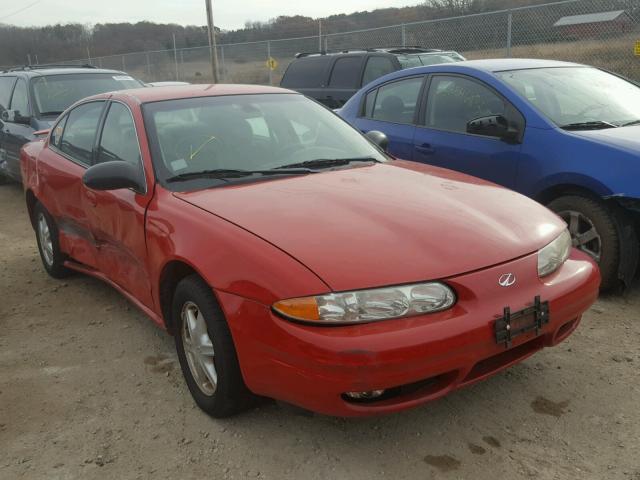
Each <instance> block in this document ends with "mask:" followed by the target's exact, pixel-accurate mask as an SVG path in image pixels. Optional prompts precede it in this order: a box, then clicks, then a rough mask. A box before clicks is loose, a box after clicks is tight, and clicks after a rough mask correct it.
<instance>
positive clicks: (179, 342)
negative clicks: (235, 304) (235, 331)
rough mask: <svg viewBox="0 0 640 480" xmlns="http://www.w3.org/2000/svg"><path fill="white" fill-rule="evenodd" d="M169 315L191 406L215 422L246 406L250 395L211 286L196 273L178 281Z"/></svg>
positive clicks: (248, 403)
mask: <svg viewBox="0 0 640 480" xmlns="http://www.w3.org/2000/svg"><path fill="white" fill-rule="evenodd" d="M172 312H173V325H174V326H175V335H174V338H175V343H176V350H177V352H178V359H179V360H180V366H181V367H182V373H183V375H184V377H185V381H186V383H187V386H188V387H189V391H190V392H191V395H192V396H193V398H194V400H195V402H196V404H197V405H198V406H199V407H200V408H201V409H202V410H204V411H205V412H206V413H208V414H209V415H211V416H212V417H216V418H222V417H228V416H230V415H233V414H236V413H238V412H241V411H242V410H245V409H246V408H248V406H249V405H250V401H251V399H252V395H251V394H250V392H249V390H248V389H247V387H246V386H245V384H244V381H243V379H242V374H241V372H240V365H239V364H238V358H237V354H236V349H235V346H234V344H233V339H232V338H231V332H230V331H229V326H228V325H227V322H226V320H225V318H224V315H223V313H222V310H221V309H220V306H219V305H218V303H217V301H216V299H215V297H214V295H213V292H212V291H211V288H210V287H209V286H208V285H207V284H206V283H205V282H204V281H203V280H202V279H201V278H200V277H198V276H197V275H191V276H189V277H186V278H184V279H183V280H181V281H180V283H179V284H178V286H177V287H176V291H175V294H174V298H173V309H172Z"/></svg>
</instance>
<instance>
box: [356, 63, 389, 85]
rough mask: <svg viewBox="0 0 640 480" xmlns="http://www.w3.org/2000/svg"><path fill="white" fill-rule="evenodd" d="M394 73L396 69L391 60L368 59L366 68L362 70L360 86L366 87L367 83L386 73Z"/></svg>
mask: <svg viewBox="0 0 640 480" xmlns="http://www.w3.org/2000/svg"><path fill="white" fill-rule="evenodd" d="M395 71H396V67H395V65H394V64H393V62H392V61H391V59H389V58H387V57H369V59H368V60H367V66H366V67H365V68H364V76H363V77H362V84H363V85H366V84H367V83H369V82H372V81H374V80H375V79H376V78H380V77H381V76H383V75H386V74H387V73H391V72H395Z"/></svg>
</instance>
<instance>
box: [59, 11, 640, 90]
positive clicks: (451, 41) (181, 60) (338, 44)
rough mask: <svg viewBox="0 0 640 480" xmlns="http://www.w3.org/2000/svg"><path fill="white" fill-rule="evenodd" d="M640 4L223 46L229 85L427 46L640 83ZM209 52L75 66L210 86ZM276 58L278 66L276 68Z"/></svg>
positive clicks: (222, 66) (501, 14)
mask: <svg viewBox="0 0 640 480" xmlns="http://www.w3.org/2000/svg"><path fill="white" fill-rule="evenodd" d="M637 41H640V0H567V1H561V2H556V3H550V4H545V5H537V6H529V7H520V8H514V9H510V10H502V11H498V12H490V13H482V14H474V15H466V16H461V17H452V18H444V19H437V20H427V21H423V22H414V23H407V24H402V25H393V26H388V27H382V28H372V29H367V30H360V31H353V32H343V33H328V34H324V35H322V36H313V37H301V38H289V39H282V40H269V41H260V42H250V43H237V44H227V45H218V47H217V53H218V61H219V66H218V68H219V78H220V80H221V81H222V82H225V83H255V84H272V85H277V84H278V83H279V82H280V79H281V78H282V75H283V74H284V71H285V70H286V68H287V66H288V65H289V63H290V62H291V60H292V59H293V58H294V56H295V54H296V53H299V52H318V51H320V50H324V51H342V50H346V49H362V48H375V47H388V46H411V45H420V46H422V47H426V48H439V49H443V50H455V51H458V52H460V53H462V54H463V55H464V56H465V57H467V58H469V59H477V58H496V57H528V58H545V59H555V60H565V61H573V62H578V63H585V64H589V65H595V66H598V67H602V68H606V69H608V70H612V71H615V72H617V73H620V74H622V75H625V76H628V77H630V78H633V79H635V80H640V56H636V55H635V54H634V45H635V44H636V42H637ZM209 53H210V52H209V47H197V48H185V49H176V50H163V51H149V52H137V53H128V54H124V55H113V56H108V57H97V58H91V59H82V60H75V61H69V62H67V63H74V62H78V61H80V62H82V63H86V62H87V61H89V62H90V63H91V64H93V65H96V66H99V67H103V68H113V69H118V70H125V71H127V72H128V73H130V74H131V75H133V76H135V77H137V78H140V79H142V80H144V81H147V82H151V81H173V80H177V81H186V82H192V83H203V82H210V81H211V67H210V63H209V58H210V56H209ZM269 59H274V60H275V62H273V61H269Z"/></svg>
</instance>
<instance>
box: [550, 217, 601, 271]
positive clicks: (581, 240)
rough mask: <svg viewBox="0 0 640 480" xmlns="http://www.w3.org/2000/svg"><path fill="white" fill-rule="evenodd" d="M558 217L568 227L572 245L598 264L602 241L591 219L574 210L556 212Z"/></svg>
mask: <svg viewBox="0 0 640 480" xmlns="http://www.w3.org/2000/svg"><path fill="white" fill-rule="evenodd" d="M558 215H560V217H562V219H563V220H564V221H565V222H567V224H568V225H569V233H570V234H571V242H572V245H573V246H574V247H576V248H577V249H578V250H582V251H583V252H585V253H586V254H588V255H590V256H591V257H592V258H593V259H594V260H595V261H596V262H600V257H601V255H602V239H601V238H600V234H599V233H598V230H597V229H596V227H595V225H594V224H593V222H592V221H591V219H589V217H587V216H585V215H583V214H582V213H580V212H577V211H575V210H565V211H562V212H558Z"/></svg>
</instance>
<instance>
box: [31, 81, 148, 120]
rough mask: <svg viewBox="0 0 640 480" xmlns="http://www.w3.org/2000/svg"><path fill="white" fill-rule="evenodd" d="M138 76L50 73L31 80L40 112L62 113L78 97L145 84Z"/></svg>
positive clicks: (47, 113)
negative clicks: (135, 77) (137, 78)
mask: <svg viewBox="0 0 640 480" xmlns="http://www.w3.org/2000/svg"><path fill="white" fill-rule="evenodd" d="M142 86H143V85H142V83H140V82H139V81H138V80H136V79H134V78H132V77H130V76H128V75H125V74H118V73H78V74H64V75H47V76H42V77H37V78H34V79H33V80H32V81H31V88H32V89H33V98H34V100H35V107H36V109H37V112H38V114H39V115H43V116H44V115H59V114H60V113H62V112H64V111H65V110H66V109H67V108H68V107H69V106H70V105H73V104H74V103H76V102H77V101H78V100H81V99H83V98H85V97H90V96H92V95H97V94H99V93H105V92H113V91H116V90H127V89H130V88H139V87H142Z"/></svg>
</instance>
